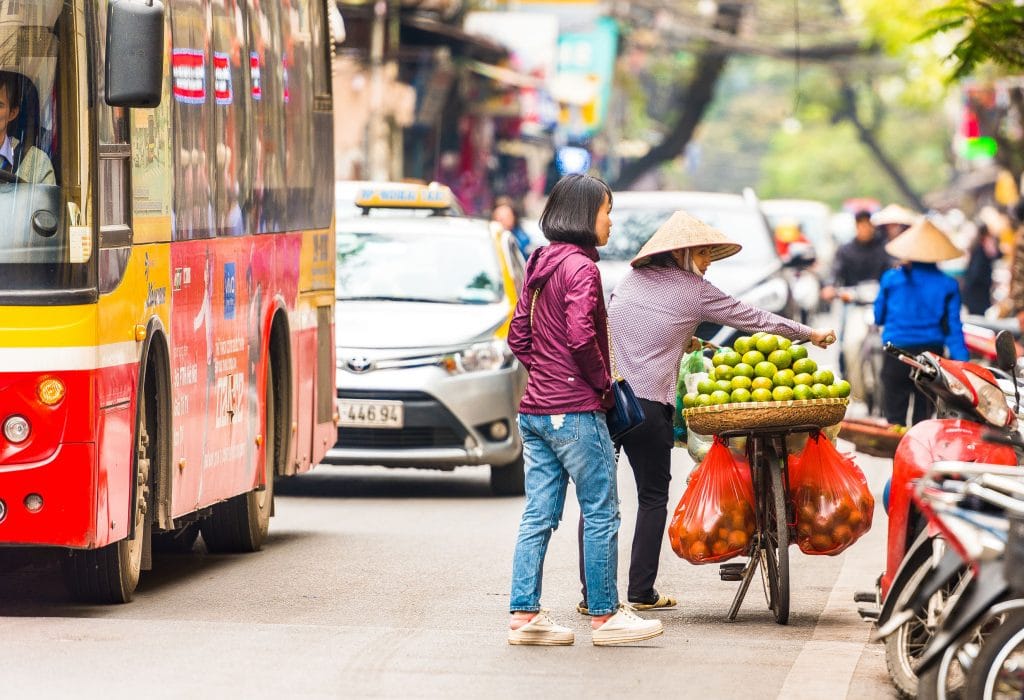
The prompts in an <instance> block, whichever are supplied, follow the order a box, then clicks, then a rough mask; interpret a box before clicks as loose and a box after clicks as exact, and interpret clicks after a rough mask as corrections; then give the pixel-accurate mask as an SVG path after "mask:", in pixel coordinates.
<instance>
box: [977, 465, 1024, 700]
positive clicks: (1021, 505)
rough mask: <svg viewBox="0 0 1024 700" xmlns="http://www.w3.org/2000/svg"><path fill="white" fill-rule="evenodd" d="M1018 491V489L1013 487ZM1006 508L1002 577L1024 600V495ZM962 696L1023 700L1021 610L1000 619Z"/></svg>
mask: <svg viewBox="0 0 1024 700" xmlns="http://www.w3.org/2000/svg"><path fill="white" fill-rule="evenodd" d="M1017 487H1018V488H1022V485H1020V484H1017ZM1014 495H1015V498H1014V499H1013V501H1012V502H1011V503H1009V504H1008V505H1006V516H1007V524H1008V527H1007V533H1006V534H1007V537H1006V550H1005V552H1004V554H1003V577H1004V578H1005V579H1006V581H1007V583H1008V585H1009V587H1010V589H1011V591H1012V592H1013V596H1014V597H1015V598H1016V599H1018V600H1019V599H1021V598H1024V500H1022V498H1024V495H1022V494H1021V493H1020V492H1019V491H1018V492H1017V493H1015V494H1014ZM965 696H966V697H968V698H990V699H991V700H1010V699H1011V698H1012V699H1013V700H1020V698H1022V697H1024V610H1014V611H1012V612H1008V613H1006V615H1005V616H1003V620H1002V622H1000V623H999V625H998V626H997V627H996V628H995V629H992V630H991V632H990V634H989V635H988V637H987V638H986V639H985V642H984V644H982V647H981V651H980V652H979V653H978V655H977V657H976V658H974V659H973V663H972V664H971V666H970V669H969V670H968V673H967V687H966V689H965Z"/></svg>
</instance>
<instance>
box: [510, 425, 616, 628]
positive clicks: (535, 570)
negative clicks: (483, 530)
mask: <svg viewBox="0 0 1024 700" xmlns="http://www.w3.org/2000/svg"><path fill="white" fill-rule="evenodd" d="M519 431H520V433H521V434H522V436H523V451H524V459H525V463H526V508H525V510H524V511H523V518H522V520H521V521H520V523H519V539H518V540H517V541H516V552H515V556H514V557H513V560H512V598H511V601H510V605H509V608H510V610H511V611H512V612H520V611H521V612H535V611H537V610H540V593H541V577H542V574H543V570H544V556H545V554H547V550H548V541H549V540H550V539H551V533H552V531H553V530H555V528H557V527H558V523H559V522H560V521H561V519H562V510H563V508H564V507H565V491H566V488H567V487H568V485H569V479H572V480H573V483H575V485H576V496H577V498H578V499H579V502H580V510H581V512H582V514H583V560H584V568H585V573H586V580H587V591H588V596H587V598H588V599H587V603H588V606H589V609H590V614H591V615H607V614H610V613H613V612H615V610H616V609H618V606H619V594H618V589H617V587H616V581H615V578H616V575H617V570H618V542H619V495H618V488H617V485H616V481H615V450H614V448H613V447H612V440H611V437H609V435H608V425H607V423H606V422H605V417H604V413H601V412H597V411H591V412H587V413H566V414H563V415H555V416H540V415H530V414H526V413H520V414H519Z"/></svg>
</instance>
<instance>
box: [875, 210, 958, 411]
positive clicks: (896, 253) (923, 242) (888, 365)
mask: <svg viewBox="0 0 1024 700" xmlns="http://www.w3.org/2000/svg"><path fill="white" fill-rule="evenodd" d="M885 249H886V251H887V252H888V253H889V254H890V255H892V256H893V257H894V258H896V259H897V260H899V261H900V266H899V267H897V268H894V269H892V270H889V271H888V272H886V273H885V274H884V275H882V283H881V286H880V288H879V290H878V297H877V298H876V299H875V322H876V323H878V325H880V326H882V342H885V343H892V344H893V345H895V346H897V347H899V348H901V349H903V350H906V351H907V352H911V353H915V354H916V353H921V352H925V351H929V352H933V353H935V354H936V355H943V356H948V357H950V358H951V359H954V360H966V359H967V346H966V344H965V343H964V333H963V327H962V326H961V323H960V287H959V285H958V284H957V282H956V280H954V279H953V278H952V277H950V276H949V275H947V274H946V273H944V272H942V270H940V269H939V268H938V265H937V264H936V263H939V262H942V261H943V260H954V259H956V258H959V257H960V256H961V255H963V252H962V251H961V250H960V249H959V248H957V247H956V246H955V245H953V242H952V241H950V240H949V237H948V236H946V234H945V233H943V232H942V231H940V230H939V229H938V228H936V226H935V225H934V224H933V223H932V222H930V221H928V220H927V219H925V218H923V217H922V218H921V219H920V220H919V221H918V222H917V223H915V224H914V225H913V226H911V227H910V228H909V229H908V230H907V232H906V233H903V234H902V235H900V236H899V238H897V239H896V240H894V241H892V242H890V243H889V244H888V245H887V246H886V247H885ZM881 379H882V386H884V387H885V389H884V392H883V400H882V409H883V412H884V413H885V419H886V420H887V421H889V422H890V423H893V424H896V425H913V424H914V423H918V422H920V421H922V420H924V419H925V418H927V417H928V415H929V414H930V413H931V408H932V406H931V403H930V402H929V400H928V398H927V397H926V396H925V395H924V394H923V393H922V392H921V391H919V390H918V389H917V387H916V386H915V385H914V382H913V380H912V379H911V378H910V368H909V367H908V366H907V365H906V364H904V363H903V362H901V361H900V360H899V359H898V358H896V357H894V356H893V355H890V354H889V353H885V354H884V355H883V356H882V372H881ZM911 396H914V412H913V417H912V418H911V420H910V421H907V409H908V406H909V404H910V397H911Z"/></svg>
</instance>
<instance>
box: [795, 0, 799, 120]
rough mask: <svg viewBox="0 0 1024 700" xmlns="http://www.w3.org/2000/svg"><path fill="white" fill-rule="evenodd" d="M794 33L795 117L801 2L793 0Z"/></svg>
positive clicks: (797, 102) (797, 93)
mask: <svg viewBox="0 0 1024 700" xmlns="http://www.w3.org/2000/svg"><path fill="white" fill-rule="evenodd" d="M793 31H794V34H795V35H796V39H795V41H794V48H795V51H794V55H793V73H794V75H793V117H794V118H797V115H798V113H799V110H800V0H793Z"/></svg>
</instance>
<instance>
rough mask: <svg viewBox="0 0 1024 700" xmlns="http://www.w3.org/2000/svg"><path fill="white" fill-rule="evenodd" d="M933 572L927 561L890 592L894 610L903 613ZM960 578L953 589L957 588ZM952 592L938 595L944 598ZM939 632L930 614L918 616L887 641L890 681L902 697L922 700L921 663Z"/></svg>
mask: <svg viewBox="0 0 1024 700" xmlns="http://www.w3.org/2000/svg"><path fill="white" fill-rule="evenodd" d="M930 570H931V559H930V558H929V557H925V558H924V559H923V560H922V561H921V562H920V563H919V564H918V565H917V568H916V569H915V570H914V572H913V574H911V575H910V576H909V577H908V578H907V579H906V582H905V583H904V585H903V587H902V588H900V589H893V590H890V591H889V595H890V596H896V605H895V607H894V608H893V609H894V610H902V609H903V608H905V607H906V605H907V603H908V602H909V601H910V599H911V598H912V597H913V595H914V593H915V591H917V587H918V586H919V585H920V584H921V580H922V579H923V578H924V577H925V576H926V575H927V574H928V572H929V571H930ZM958 581H959V577H957V579H956V580H954V581H953V582H952V583H951V585H953V586H955V585H956V584H957V582H958ZM943 593H948V591H943V592H940V593H937V594H936V595H943ZM935 631H936V630H935V629H932V628H930V627H929V625H928V620H927V613H925V616H924V617H920V616H916V617H914V618H912V619H911V620H909V621H908V622H907V623H906V624H904V625H902V626H901V627H900V628H899V629H898V630H896V631H895V632H893V633H892V634H890V635H889V636H888V637H886V638H885V665H886V667H887V668H888V669H889V677H890V678H891V679H892V682H893V685H895V686H896V690H897V691H898V692H899V694H900V696H901V697H905V698H913V697H918V692H919V690H918V687H919V683H918V677H917V671H916V670H915V669H916V668H917V659H918V658H919V657H920V655H921V654H922V653H923V652H924V649H925V647H926V646H927V645H928V642H930V641H931V639H932V636H934V634H935Z"/></svg>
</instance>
